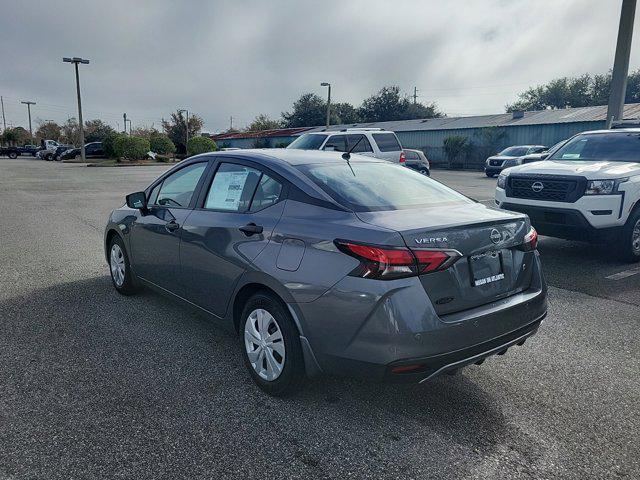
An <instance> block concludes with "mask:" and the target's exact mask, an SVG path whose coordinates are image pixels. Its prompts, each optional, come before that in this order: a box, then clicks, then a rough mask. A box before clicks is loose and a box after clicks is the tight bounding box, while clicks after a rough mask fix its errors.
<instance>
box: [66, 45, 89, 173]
mask: <svg viewBox="0 0 640 480" xmlns="http://www.w3.org/2000/svg"><path fill="white" fill-rule="evenodd" d="M62 61H63V62H65V63H73V65H74V66H75V69H76V93H77V95H78V123H79V124H80V156H81V157H82V161H83V162H84V161H86V159H87V156H86V155H85V152H84V124H83V123H82V102H81V100H80V75H79V74H78V64H80V63H82V64H83V65H88V64H89V60H87V59H85V58H80V57H73V58H69V57H64V58H63V59H62Z"/></svg>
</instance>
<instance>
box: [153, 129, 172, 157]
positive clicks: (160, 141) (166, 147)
mask: <svg viewBox="0 0 640 480" xmlns="http://www.w3.org/2000/svg"><path fill="white" fill-rule="evenodd" d="M149 144H150V146H151V151H152V152H156V153H159V154H161V155H168V154H172V153H176V146H175V145H174V144H173V142H172V141H171V139H170V138H169V137H167V136H166V135H160V134H157V135H152V136H151V137H150V138H149Z"/></svg>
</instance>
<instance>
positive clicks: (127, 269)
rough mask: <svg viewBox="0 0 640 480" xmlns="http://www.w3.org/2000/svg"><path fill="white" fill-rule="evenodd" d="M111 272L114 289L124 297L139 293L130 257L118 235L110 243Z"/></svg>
mask: <svg viewBox="0 0 640 480" xmlns="http://www.w3.org/2000/svg"><path fill="white" fill-rule="evenodd" d="M108 252H109V271H110V273H111V282H112V283H113V286H114V288H115V289H116V290H117V291H118V293H121V294H122V295H133V294H134V293H136V292H137V291H138V284H137V282H136V279H135V276H134V275H133V272H132V271H131V263H130V262H129V255H127V249H126V248H125V246H124V242H123V241H122V238H120V237H119V236H118V235H117V234H116V235H114V236H113V238H112V239H111V242H109V250H108Z"/></svg>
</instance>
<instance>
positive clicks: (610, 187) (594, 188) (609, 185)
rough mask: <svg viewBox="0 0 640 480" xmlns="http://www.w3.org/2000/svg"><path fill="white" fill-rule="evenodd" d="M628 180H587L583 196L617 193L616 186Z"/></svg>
mask: <svg viewBox="0 0 640 480" xmlns="http://www.w3.org/2000/svg"><path fill="white" fill-rule="evenodd" d="M627 180H629V179H628V178H619V179H617V180H589V181H588V182H587V188H586V190H585V192H584V194H585V195H611V194H613V193H617V192H618V185H620V184H621V183H622V182H626V181H627Z"/></svg>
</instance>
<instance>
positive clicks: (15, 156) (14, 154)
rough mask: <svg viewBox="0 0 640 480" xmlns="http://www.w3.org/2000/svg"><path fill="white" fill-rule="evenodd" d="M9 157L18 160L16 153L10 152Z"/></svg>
mask: <svg viewBox="0 0 640 480" xmlns="http://www.w3.org/2000/svg"><path fill="white" fill-rule="evenodd" d="M8 157H9V158H11V159H13V160H15V159H16V158H18V154H17V153H16V152H9V155H8Z"/></svg>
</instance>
